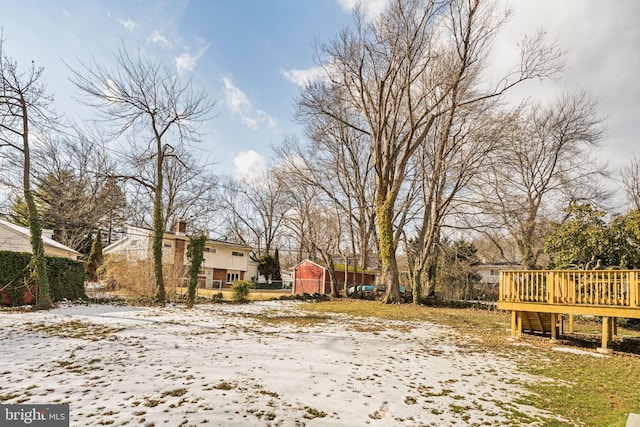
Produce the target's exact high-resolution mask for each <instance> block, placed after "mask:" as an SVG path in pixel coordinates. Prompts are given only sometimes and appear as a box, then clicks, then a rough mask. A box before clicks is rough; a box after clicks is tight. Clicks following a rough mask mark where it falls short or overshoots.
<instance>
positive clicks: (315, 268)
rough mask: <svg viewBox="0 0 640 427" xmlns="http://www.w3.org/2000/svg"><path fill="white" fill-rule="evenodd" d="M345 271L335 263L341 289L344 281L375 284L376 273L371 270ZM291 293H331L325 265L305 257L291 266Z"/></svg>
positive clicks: (329, 278) (353, 283)
mask: <svg viewBox="0 0 640 427" xmlns="http://www.w3.org/2000/svg"><path fill="white" fill-rule="evenodd" d="M348 270H349V271H346V272H345V267H344V265H340V264H338V265H336V272H335V274H336V281H337V282H338V287H339V288H340V289H342V288H343V287H344V283H345V276H346V282H347V284H348V285H349V286H353V285H375V284H376V282H377V278H378V276H377V274H376V273H375V272H371V271H364V272H362V271H351V268H349V269H348ZM293 293H294V294H305V293H306V294H316V293H317V294H329V293H331V275H330V274H329V270H328V269H327V267H325V266H323V265H320V264H318V263H315V262H313V261H311V260H308V259H305V260H304V261H302V262H301V263H299V264H297V265H295V266H294V267H293Z"/></svg>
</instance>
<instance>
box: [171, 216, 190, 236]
mask: <svg viewBox="0 0 640 427" xmlns="http://www.w3.org/2000/svg"><path fill="white" fill-rule="evenodd" d="M173 228H174V230H173V231H175V233H176V234H178V235H181V236H184V235H186V234H187V221H185V220H184V219H179V220H178V221H177V222H176V224H175V225H174V227H173Z"/></svg>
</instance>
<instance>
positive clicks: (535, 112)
mask: <svg viewBox="0 0 640 427" xmlns="http://www.w3.org/2000/svg"><path fill="white" fill-rule="evenodd" d="M511 123H512V125H513V126H512V128H511V129H510V131H509V132H508V133H507V134H506V137H505V138H506V140H505V144H504V145H503V146H502V149H501V150H500V151H499V152H497V153H495V154H494V155H493V156H492V158H491V159H490V163H491V170H490V173H489V174H488V175H487V176H486V178H485V179H484V181H483V185H482V186H481V187H480V189H479V190H480V191H481V194H482V199H483V200H484V201H485V203H484V204H483V205H482V208H483V210H484V211H485V212H488V213H491V214H493V215H494V218H496V219H497V220H498V221H499V225H501V226H504V227H505V228H506V229H507V230H508V232H509V234H510V235H511V237H512V238H513V239H514V240H515V242H516V244H517V246H518V250H519V253H520V257H521V259H520V262H521V264H522V267H523V268H525V269H530V268H535V267H536V266H537V260H538V256H539V255H540V253H541V252H542V243H543V242H542V234H543V233H542V232H543V230H544V227H545V224H546V223H547V222H548V218H551V217H552V212H559V211H560V210H561V208H562V207H563V206H566V205H567V204H569V203H570V202H572V201H580V202H585V201H602V200H603V198H605V197H606V193H605V192H603V191H602V189H601V188H600V187H599V185H598V182H599V181H600V179H599V178H601V177H602V176H603V175H604V174H605V169H604V165H601V164H599V163H598V162H596V161H595V160H593V159H592V157H591V152H592V150H593V149H594V148H596V147H598V144H599V141H600V138H601V135H602V129H601V127H600V123H601V120H600V119H599V118H598V116H597V105H596V102H595V101H594V100H593V99H592V98H591V97H589V96H588V95H587V94H586V93H585V92H578V93H573V94H571V93H564V94H563V95H562V96H560V97H559V98H558V99H557V100H556V101H555V102H553V103H552V104H550V105H548V106H543V105H541V104H534V105H531V106H529V107H527V108H525V109H524V110H523V111H522V112H519V113H517V114H516V115H514V117H513V118H512V119H511Z"/></svg>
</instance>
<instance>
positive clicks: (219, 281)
mask: <svg viewBox="0 0 640 427" xmlns="http://www.w3.org/2000/svg"><path fill="white" fill-rule="evenodd" d="M186 229H187V224H186V222H184V221H179V222H178V223H177V224H176V227H175V231H173V232H165V233H164V239H163V242H162V256H163V263H164V264H165V265H173V266H179V267H182V268H183V275H184V277H186V276H187V275H188V273H187V271H188V268H189V265H190V262H189V260H188V259H187V246H188V245H189V236H187V234H186ZM152 235H153V230H150V229H147V228H142V227H134V226H127V227H126V234H125V237H124V238H122V239H121V240H118V241H116V242H114V243H112V244H110V245H108V246H106V247H105V248H104V249H103V251H102V252H103V254H105V255H121V256H123V257H124V259H126V260H129V261H143V260H151V259H152V245H153V238H152ZM251 251H252V249H251V248H250V247H249V246H245V245H240V244H236V243H229V242H223V241H219V240H213V239H208V240H207V242H206V243H205V247H204V259H203V262H202V269H201V275H200V278H199V281H200V286H201V287H205V288H208V289H211V288H217V287H220V286H224V285H229V284H231V283H232V282H233V281H235V280H250V279H251V278H252V277H257V275H258V270H257V263H255V262H253V260H251V259H250V258H251V257H250V254H251Z"/></svg>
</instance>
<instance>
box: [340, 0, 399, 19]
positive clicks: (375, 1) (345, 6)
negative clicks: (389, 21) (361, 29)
mask: <svg viewBox="0 0 640 427" xmlns="http://www.w3.org/2000/svg"><path fill="white" fill-rule="evenodd" d="M388 1H389V0H336V3H338V4H339V5H340V7H341V8H342V10H344V11H345V12H352V11H353V10H354V9H355V8H356V6H358V4H360V3H361V4H362V7H363V8H364V12H365V14H366V15H367V17H369V18H372V17H374V16H376V15H378V14H379V13H380V12H382V10H383V9H384V8H385V6H386V5H387V3H388Z"/></svg>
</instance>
